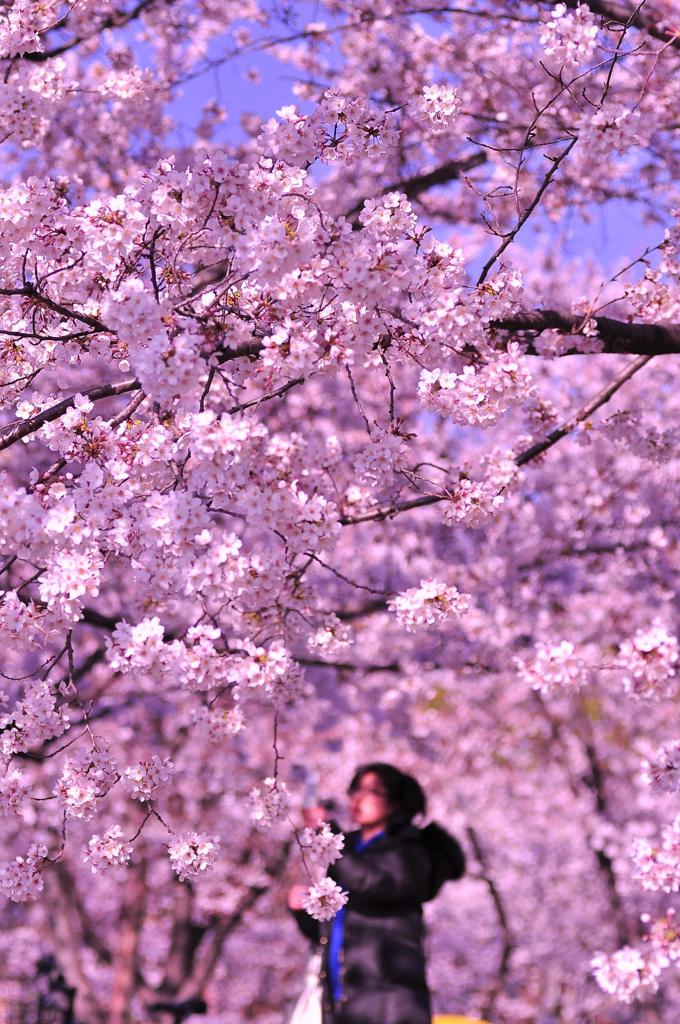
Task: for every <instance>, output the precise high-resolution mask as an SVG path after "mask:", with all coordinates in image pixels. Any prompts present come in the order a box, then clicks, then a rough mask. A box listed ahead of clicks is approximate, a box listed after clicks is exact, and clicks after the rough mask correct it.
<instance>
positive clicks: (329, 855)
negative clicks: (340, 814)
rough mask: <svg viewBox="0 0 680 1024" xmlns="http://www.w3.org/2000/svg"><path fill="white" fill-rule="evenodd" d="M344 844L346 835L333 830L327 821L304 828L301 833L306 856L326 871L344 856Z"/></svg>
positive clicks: (301, 841)
mask: <svg viewBox="0 0 680 1024" xmlns="http://www.w3.org/2000/svg"><path fill="white" fill-rule="evenodd" d="M344 845H345V837H344V836H343V835H342V833H339V832H333V831H332V830H331V827H330V825H329V824H328V822H327V821H324V822H322V823H321V824H320V826H319V827H318V828H316V829H314V828H305V829H303V830H302V834H301V835H300V846H301V847H302V849H303V850H304V851H305V857H306V858H307V857H308V858H309V860H310V861H311V862H312V864H315V865H317V866H318V867H320V868H322V869H323V870H324V871H325V870H326V868H327V867H328V865H329V864H334V863H335V861H336V860H338V858H339V857H341V856H342V850H343V847H344Z"/></svg>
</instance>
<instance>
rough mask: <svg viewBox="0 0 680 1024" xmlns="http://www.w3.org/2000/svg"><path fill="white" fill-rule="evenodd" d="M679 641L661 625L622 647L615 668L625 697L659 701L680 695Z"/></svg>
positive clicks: (647, 630)
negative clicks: (679, 682)
mask: <svg viewBox="0 0 680 1024" xmlns="http://www.w3.org/2000/svg"><path fill="white" fill-rule="evenodd" d="M678 656H679V651H678V640H677V637H675V636H673V635H672V634H671V633H669V632H668V630H667V629H666V628H665V627H664V626H663V625H661V624H660V623H658V622H657V623H655V624H654V625H653V626H652V627H651V628H650V629H640V630H638V631H637V633H636V634H635V636H633V637H632V638H631V639H628V640H624V642H623V643H622V644H621V646H620V647H619V653H618V656H617V658H616V664H617V666H618V667H619V669H620V670H621V672H622V675H623V685H624V689H625V691H626V693H630V694H631V696H633V697H638V698H647V699H649V700H657V699H660V698H662V697H670V696H672V695H673V694H674V693H675V692H676V691H677V678H678V677H677V670H676V665H677V661H678Z"/></svg>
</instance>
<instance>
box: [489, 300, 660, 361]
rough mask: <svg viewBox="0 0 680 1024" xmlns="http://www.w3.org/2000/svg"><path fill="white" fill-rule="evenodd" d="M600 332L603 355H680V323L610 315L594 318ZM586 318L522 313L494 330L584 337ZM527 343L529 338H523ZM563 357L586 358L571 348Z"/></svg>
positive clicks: (494, 325) (533, 351) (545, 311)
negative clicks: (633, 321)
mask: <svg viewBox="0 0 680 1024" xmlns="http://www.w3.org/2000/svg"><path fill="white" fill-rule="evenodd" d="M592 319H593V320H594V322H595V324H596V325H597V333H598V337H599V338H600V340H601V341H602V342H603V346H604V347H603V349H602V351H603V352H606V353H609V354H613V353H618V354H627V355H640V356H660V355H670V354H672V353H678V352H680V324H671V323H668V324H664V323H659V324H631V323H626V322H625V321H624V320H612V319H611V318H610V317H608V316H594V317H592ZM583 322H584V317H583V316H580V315H579V316H577V315H576V314H573V313H561V312H559V311H558V310H554V309H526V310H520V312H518V313H516V314H515V316H512V317H506V318H505V319H503V320H493V321H492V322H491V324H490V325H489V326H490V327H491V328H492V329H493V330H498V331H509V332H510V333H512V334H528V335H536V334H541V333H542V332H543V331H558V332H559V333H560V334H572V335H578V334H581V332H582V329H583ZM523 340H524V341H526V340H527V339H523ZM526 351H527V353H528V354H529V355H539V354H540V353H539V352H538V351H537V349H536V348H535V346H532V345H531V344H529V347H528V348H526ZM561 354H562V355H579V354H580V355H583V354H584V353H582V352H581V350H580V349H579V348H577V347H576V346H574V348H572V349H569V350H568V351H567V352H563V353H561Z"/></svg>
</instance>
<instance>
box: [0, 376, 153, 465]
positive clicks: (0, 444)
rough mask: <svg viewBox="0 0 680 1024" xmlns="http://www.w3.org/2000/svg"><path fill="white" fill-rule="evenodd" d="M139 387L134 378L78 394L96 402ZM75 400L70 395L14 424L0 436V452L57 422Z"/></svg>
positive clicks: (136, 389)
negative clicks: (52, 422) (53, 421)
mask: <svg viewBox="0 0 680 1024" xmlns="http://www.w3.org/2000/svg"><path fill="white" fill-rule="evenodd" d="M141 386H142V385H141V384H140V383H139V381H138V380H137V378H136V377H128V378H127V379H126V380H119V381H117V383H115V384H98V385H96V386H95V387H92V388H87V389H86V390H85V391H81V392H79V394H82V395H83V396H84V397H85V398H89V399H90V400H91V401H93V402H97V401H99V399H101V398H113V397H115V396H116V395H124V394H125V393H126V392H128V391H138V390H139V389H140V388H141ZM75 399H76V396H75V395H71V397H70V398H64V399H62V401H61V402H57V403H56V404H55V405H51V406H50V407H49V409H43V411H42V412H39V413H36V415H35V416H31V417H30V419H27V420H26V421H25V422H23V423H15V424H14V425H13V426H11V427H10V429H9V430H8V431H6V433H4V434H1V435H0V452H2V451H4V450H5V449H6V448H11V447H12V445H13V444H15V442H17V441H20V440H21V439H22V438H23V437H28V435H29V434H34V433H35V432H36V430H40V428H41V427H42V426H44V425H45V423H50V422H51V421H52V420H58V419H59V417H60V416H63V415H64V413H65V412H67V411H68V410H69V409H71V408H72V407H73V405H75Z"/></svg>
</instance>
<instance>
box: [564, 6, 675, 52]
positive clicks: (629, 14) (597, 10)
mask: <svg viewBox="0 0 680 1024" xmlns="http://www.w3.org/2000/svg"><path fill="white" fill-rule="evenodd" d="M558 2H563V3H564V5H565V7H569V8H571V10H572V11H575V10H577V9H578V8H579V7H580V6H581V3H580V0H551V3H553V4H554V5H556V4H557V3H558ZM588 7H589V8H590V10H591V12H592V13H593V14H599V15H601V16H602V17H603V18H606V19H607V20H608V21H613V22H616V23H617V24H619V25H625V26H627V27H631V28H637V29H639V30H640V31H641V32H646V33H647V35H649V36H652V37H653V38H654V39H660V40H662V41H663V42H664V43H669V44H670V45H671V46H674V47H675V48H676V49H680V36H679V35H678V34H677V29H666V30H664V29H661V28H659V25H658V20H656V19H655V18H654V17H653V16H650V15H648V14H646V13H645V12H644V11H642V10H635V9H633V10H631V9H630V8H629V7H626V5H625V4H621V3H616V2H613V0H588Z"/></svg>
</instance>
